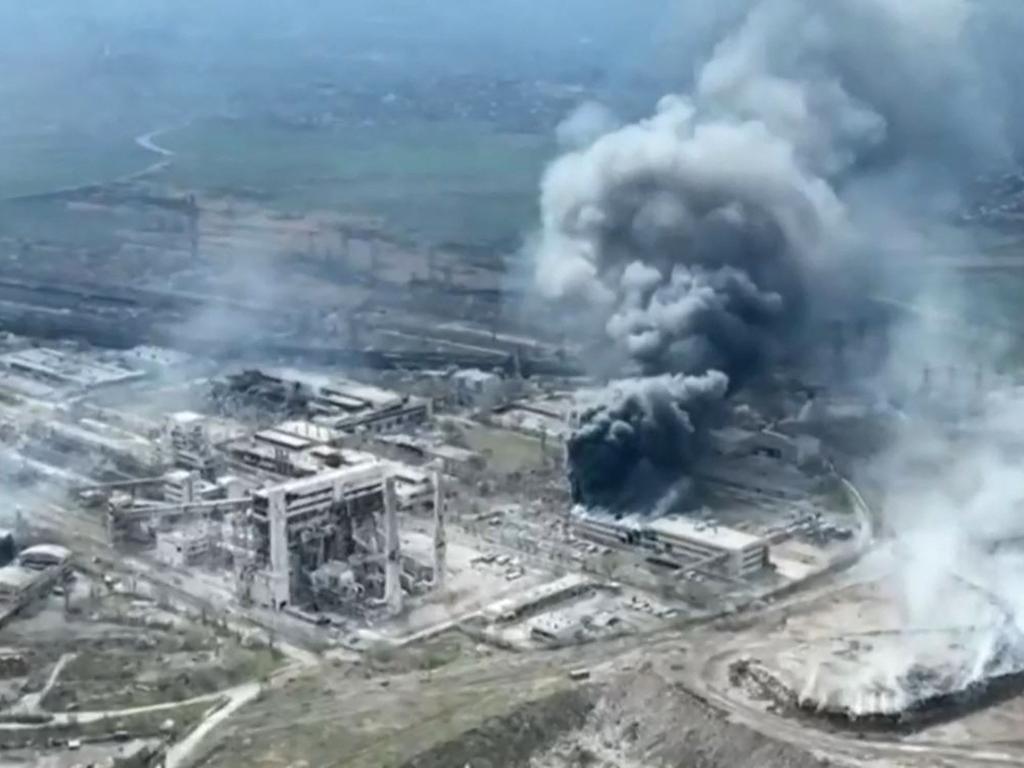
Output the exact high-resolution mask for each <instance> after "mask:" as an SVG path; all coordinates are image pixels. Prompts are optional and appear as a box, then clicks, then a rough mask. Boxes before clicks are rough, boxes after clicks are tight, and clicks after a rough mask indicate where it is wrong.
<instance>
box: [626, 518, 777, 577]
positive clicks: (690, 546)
mask: <svg viewBox="0 0 1024 768" xmlns="http://www.w3.org/2000/svg"><path fill="white" fill-rule="evenodd" d="M640 535H641V538H642V539H643V540H644V541H645V542H649V543H650V545H652V547H653V548H654V549H655V550H656V551H658V552H663V553H665V554H668V555H670V556H672V557H678V558H680V559H681V560H682V561H683V562H684V563H691V564H694V565H701V566H702V567H709V568H713V569H715V570H718V569H721V570H723V571H724V572H725V573H727V574H729V575H730V576H735V577H745V576H753V575H755V574H757V573H759V572H760V571H761V570H763V569H764V567H765V566H766V565H767V564H768V544H767V543H766V542H765V541H764V540H763V539H761V538H760V537H758V536H753V535H751V534H749V533H744V532H743V531H737V530H736V529H734V528H726V527H724V526H711V525H702V524H701V523H699V522H695V521H693V520H690V519H689V518H685V517H663V518H660V519H658V520H653V521H651V522H649V523H647V525H646V526H645V527H644V528H643V529H642V530H641V533H640Z"/></svg>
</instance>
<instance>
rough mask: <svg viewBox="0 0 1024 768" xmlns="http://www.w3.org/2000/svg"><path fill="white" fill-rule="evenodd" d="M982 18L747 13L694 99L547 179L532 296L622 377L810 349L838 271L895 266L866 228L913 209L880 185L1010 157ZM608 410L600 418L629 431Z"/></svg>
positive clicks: (835, 7)
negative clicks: (977, 53) (547, 302)
mask: <svg viewBox="0 0 1024 768" xmlns="http://www.w3.org/2000/svg"><path fill="white" fill-rule="evenodd" d="M976 12H977V11H976V9H975V7H974V6H973V5H972V4H971V3H969V2H968V0H909V2H907V1H905V0H831V1H830V2H827V3H822V2H817V1H816V0H751V1H750V2H748V3H747V4H746V13H744V14H742V15H741V16H740V17H739V21H738V23H737V24H736V26H735V27H734V28H733V29H732V30H731V31H730V32H729V33H728V34H726V35H725V36H723V38H722V39H721V41H720V42H719V43H718V44H717V45H716V46H715V47H714V49H713V51H712V53H711V55H710V57H709V59H708V60H707V61H706V62H705V63H704V64H703V65H702V66H701V67H699V68H698V71H697V73H696V77H695V80H694V85H693V88H692V90H691V91H690V92H689V93H687V94H683V95H670V96H666V97H664V98H663V99H662V100H661V101H660V102H659V104H658V105H657V108H656V110H655V112H654V114H653V115H652V116H651V117H649V118H647V119H645V120H642V121H639V122H637V123H634V124H630V125H626V126H623V127H621V128H618V129H616V130H613V131H611V132H602V133H601V135H599V136H598V137H597V138H595V139H593V140H591V141H589V142H580V143H579V145H578V148H577V149H575V150H573V151H570V152H568V153H567V154H565V155H563V156H562V157H561V158H559V159H558V160H556V161H555V162H554V163H553V164H552V165H551V166H550V167H549V169H548V171H547V173H546V174H545V176H544V179H543V181H542V186H541V232H540V235H539V237H538V245H537V248H536V253H535V258H536V275H537V284H538V287H539V289H540V290H541V292H542V293H543V294H544V295H545V296H547V297H548V298H549V299H551V300H554V301H559V302H562V303H563V304H564V305H566V306H573V307H575V308H577V309H579V308H583V310H584V312H585V313H589V316H590V317H591V318H593V321H592V329H591V330H592V333H593V335H594V336H597V337H599V336H601V335H604V336H606V337H607V339H609V340H610V341H611V342H612V343H613V344H614V346H615V348H616V349H617V350H618V352H619V353H620V355H621V356H622V358H623V369H624V370H631V371H632V372H638V373H641V374H644V375H657V374H664V373H673V374H684V375H697V376H699V375H702V374H704V373H706V372H708V371H711V370H714V371H718V372H720V373H721V374H723V376H724V377H725V379H726V380H727V381H728V382H729V386H730V388H733V389H734V388H736V387H738V386H741V385H742V384H743V382H744V381H745V380H747V378H748V377H750V376H752V375H756V374H757V372H758V371H760V370H762V369H763V367H764V365H765V364H766V363H768V362H770V361H771V360H773V359H775V358H776V356H777V355H778V353H779V352H780V351H791V350H792V349H793V348H794V346H795V345H794V344H793V342H792V340H793V339H794V338H796V337H797V336H798V335H799V334H801V333H803V334H804V335H803V336H802V337H801V338H803V339H804V340H806V332H807V330H808V329H809V328H813V326H814V323H813V319H814V310H815V306H816V304H820V303H825V302H827V301H829V300H830V299H829V297H830V296H832V295H838V294H842V291H843V288H842V287H841V286H842V280H839V279H837V277H841V276H843V275H844V274H845V273H847V272H849V273H851V274H852V273H853V272H854V271H856V272H857V273H858V274H859V275H861V276H863V275H864V274H865V273H870V272H872V271H873V270H875V265H874V263H873V261H877V262H879V263H882V262H884V261H885V260H886V258H887V257H886V256H885V253H886V251H885V245H884V240H885V238H886V237H887V235H888V234H889V233H888V232H877V231H866V230H864V229H861V228H860V225H863V224H864V223H865V222H870V221H876V222H877V221H882V220H883V219H884V220H888V221H893V220H897V219H899V218H900V217H899V216H898V215H893V214H891V213H889V214H887V215H886V216H884V217H883V216H881V215H877V213H876V212H877V211H879V210H884V209H894V210H899V209H901V208H902V209H903V210H905V211H908V210H911V209H912V208H913V201H912V200H900V199H898V198H897V197H896V196H895V195H891V196H890V195H888V194H887V193H886V191H885V190H886V185H885V182H884V179H885V178H887V177H888V176H890V175H892V176H893V177H896V176H900V175H901V176H903V177H904V178H906V177H914V176H916V175H917V174H919V173H921V174H923V173H927V174H928V175H935V176H937V177H948V176H963V175H965V174H971V173H974V172H975V171H977V170H979V169H982V168H986V167H990V166H991V165H992V164H994V163H998V162H1000V161H1004V160H1005V159H1006V158H1007V157H1008V155H1009V152H1008V143H1007V142H1006V141H1005V140H1004V138H1003V137H1004V132H1003V125H1002V121H1001V119H1000V117H999V112H998V110H993V109H990V108H988V106H989V105H988V104H987V103H986V95H987V93H988V92H989V91H988V89H987V88H986V87H984V86H979V83H982V82H983V80H984V78H981V77H980V74H981V73H980V72H979V67H978V65H977V63H976V59H975V58H974V56H973V51H974V48H975V46H974V44H973V43H974V41H973V38H972V35H973V34H975V33H974V26H973V22H974V21H975V16H974V14H975V13H976ZM940 161H941V162H940ZM865 190H871V192H872V193H871V194H867V193H866V192H865ZM871 251H875V252H876V253H871ZM877 271H878V273H879V275H881V274H882V272H881V271H880V270H877ZM897 271H898V270H895V269H891V268H890V269H889V272H893V273H894V272H897ZM853 300H854V301H856V297H853ZM612 401H613V404H611V405H608V406H606V409H607V411H608V413H609V414H610V415H609V416H608V418H607V419H603V416H602V415H601V413H600V412H598V413H597V414H594V415H593V416H592V419H593V420H594V422H595V423H601V424H603V423H604V421H609V422H610V423H612V424H614V423H616V421H617V419H616V418H615V417H614V413H615V411H616V408H618V407H620V406H621V403H620V402H619V401H617V400H615V398H612ZM696 407H699V404H696V405H694V406H687V407H686V408H685V410H686V412H687V413H688V414H689V415H690V416H693V415H694V408H696ZM697 421H698V422H699V421H700V419H697ZM595 432H596V435H603V436H605V437H606V438H607V442H608V444H609V446H611V447H609V448H608V449H607V451H608V452H609V453H611V454H614V453H615V450H619V454H618V455H620V456H621V457H622V460H623V461H624V462H625V463H626V464H627V465H630V464H632V463H634V461H635V459H634V457H633V456H632V455H631V452H632V451H635V450H636V447H635V444H633V443H630V442H628V441H622V440H620V439H618V434H617V433H616V432H615V431H614V430H612V429H611V428H607V429H604V428H602V429H598V430H596V431H593V430H592V431H591V432H590V433H588V434H587V439H586V440H585V441H584V444H586V445H590V444H592V443H593V442H594V441H595V439H596V437H595ZM570 458H572V456H570ZM609 461H610V460H609ZM588 466H589V463H588V462H583V466H581V467H574V470H576V472H577V475H579V474H580V473H583V474H585V473H586V471H587V467H588ZM686 469H687V462H686V461H685V460H681V461H680V462H679V464H678V473H679V474H680V475H683V474H685V472H686ZM622 477H626V475H623V476H622ZM577 485H578V486H579V487H581V488H583V489H586V487H587V485H588V484H587V483H577ZM602 496H606V494H602ZM580 497H581V501H583V502H584V503H588V502H590V501H598V500H597V499H588V498H587V494H586V493H583V494H581V495H580Z"/></svg>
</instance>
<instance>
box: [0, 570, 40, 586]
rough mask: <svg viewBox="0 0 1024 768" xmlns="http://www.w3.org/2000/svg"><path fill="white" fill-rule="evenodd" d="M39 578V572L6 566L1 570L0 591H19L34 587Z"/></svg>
mask: <svg viewBox="0 0 1024 768" xmlns="http://www.w3.org/2000/svg"><path fill="white" fill-rule="evenodd" d="M38 578H39V572H38V571H33V570H31V569H29V568H22V567H21V566H20V565H5V566H4V567H3V568H0V589H6V590H8V591H17V590H20V589H25V588H26V587H29V586H31V585H32V582H34V581H35V580H36V579H38Z"/></svg>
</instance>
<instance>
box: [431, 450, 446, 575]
mask: <svg viewBox="0 0 1024 768" xmlns="http://www.w3.org/2000/svg"><path fill="white" fill-rule="evenodd" d="M433 482H434V589H438V590H441V589H444V582H445V572H446V570H447V550H448V539H447V534H446V533H445V508H444V485H443V483H444V479H443V475H442V474H441V473H440V472H439V471H437V470H435V471H434V476H433Z"/></svg>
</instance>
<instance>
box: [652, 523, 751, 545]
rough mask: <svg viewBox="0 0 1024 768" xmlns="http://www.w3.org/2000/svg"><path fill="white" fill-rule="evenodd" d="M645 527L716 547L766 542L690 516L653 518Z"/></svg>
mask: <svg viewBox="0 0 1024 768" xmlns="http://www.w3.org/2000/svg"><path fill="white" fill-rule="evenodd" d="M645 527H646V528H647V530H649V531H653V532H655V533H657V534H660V535H662V536H670V537H675V538H679V539H687V540H689V541H693V542H697V543H700V544H704V545H706V546H709V547H714V548H716V549H727V550H732V551H739V550H743V549H747V548H748V547H756V546H760V545H762V544H764V541H763V540H762V539H761V538H759V537H758V536H754V535H752V534H749V533H744V532H743V531H738V530H736V529H735V528H727V527H725V526H722V525H708V524H707V523H701V522H699V521H695V520H691V519H690V518H688V517H680V516H673V517H662V518H658V519H657V520H652V521H651V522H649V523H647V525H646V526H645Z"/></svg>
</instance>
